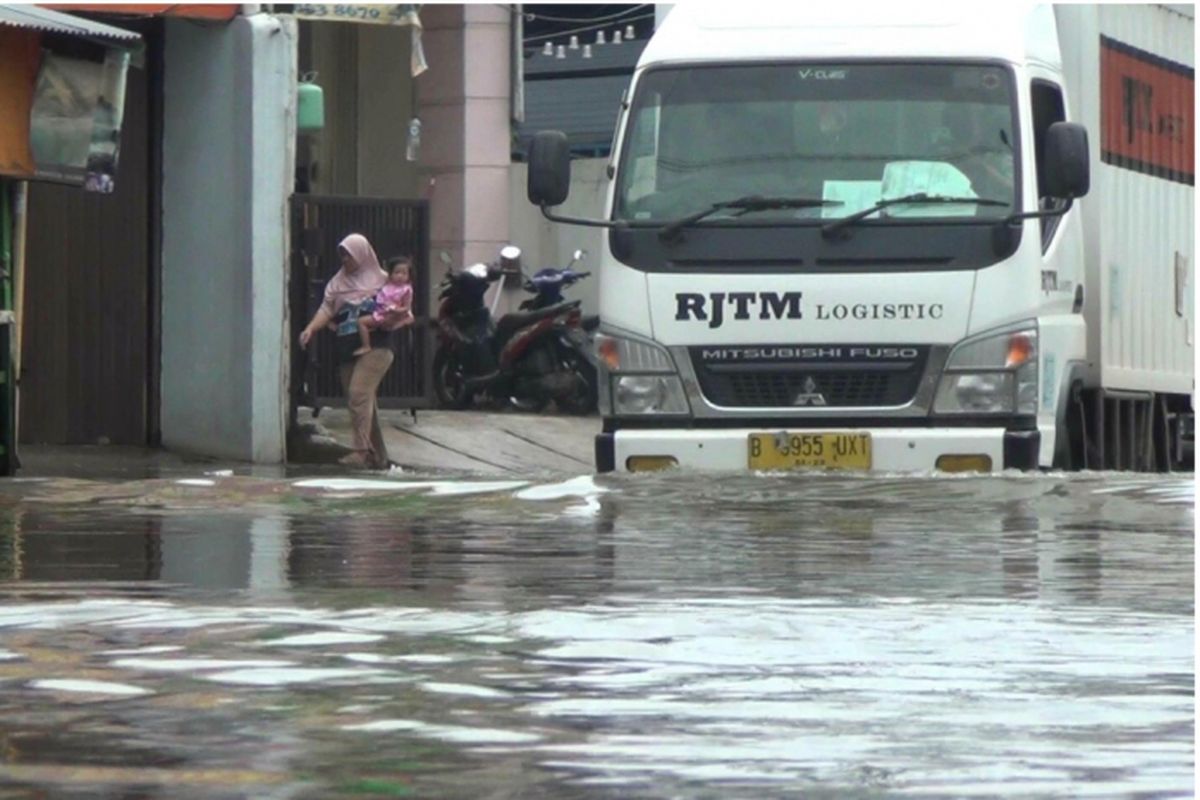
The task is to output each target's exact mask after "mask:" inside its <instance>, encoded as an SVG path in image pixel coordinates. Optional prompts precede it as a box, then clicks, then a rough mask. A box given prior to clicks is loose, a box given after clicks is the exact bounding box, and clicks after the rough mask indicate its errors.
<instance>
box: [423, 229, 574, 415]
mask: <svg viewBox="0 0 1200 800" xmlns="http://www.w3.org/2000/svg"><path fill="white" fill-rule="evenodd" d="M520 255H521V251H520V249H519V248H516V247H512V246H509V247H505V248H504V249H503V250H501V251H500V259H499V260H498V262H496V263H492V264H473V265H471V266H469V267H467V268H465V269H463V270H460V271H457V272H456V271H454V270H453V269H449V270H448V271H447V274H446V278H445V280H444V281H443V282H442V291H441V294H440V295H439V297H440V299H441V303H440V306H439V308H438V313H437V316H436V324H437V332H438V346H437V350H436V352H435V353H434V357H433V382H434V391H435V392H436V393H437V397H438V400H439V402H440V403H441V404H442V405H443V406H444V407H449V408H466V407H468V406H470V405H471V404H472V403H473V402H476V401H480V402H481V404H483V405H485V406H487V407H490V408H502V407H506V406H508V405H512V406H515V407H516V408H519V409H522V410H526V411H540V410H542V409H543V408H545V406H546V405H547V403H549V402H550V401H551V400H553V401H554V402H555V403H556V404H557V405H558V406H559V408H560V409H562V410H564V411H568V412H574V413H586V412H587V411H588V410H590V405H589V404H591V403H594V396H595V388H594V387H595V382H594V379H592V380H591V381H589V377H588V368H589V367H590V365H589V364H587V362H586V360H582V359H581V358H580V356H579V354H578V353H577V352H576V351H575V350H574V348H569V347H567V346H565V345H564V343H563V342H564V336H565V332H566V331H569V330H571V329H575V328H579V327H580V326H581V325H582V321H583V316H582V314H581V313H580V311H579V301H578V300H575V301H563V302H560V303H555V304H552V305H548V306H544V307H541V308H536V309H522V310H521V311H518V312H514V313H511V314H505V315H504V316H503V317H501V318H500V319H499V321H494V320H493V318H492V314H491V311H490V310H489V309H488V308H487V307H486V305H485V304H484V300H483V298H484V294H485V293H486V292H487V289H488V287H489V286H490V285H491V284H492V283H494V282H496V281H497V280H504V279H506V278H507V277H509V276H520V275H521V271H520Z"/></svg>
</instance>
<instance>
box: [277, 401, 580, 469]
mask: <svg viewBox="0 0 1200 800" xmlns="http://www.w3.org/2000/svg"><path fill="white" fill-rule="evenodd" d="M379 417H380V424H381V425H382V426H383V438H384V440H385V441H386V442H387V447H388V456H389V457H390V458H391V459H392V461H394V462H396V463H398V464H400V466H401V467H402V468H404V469H411V470H413V471H416V472H460V473H461V472H466V473H474V474H485V475H514V474H515V475H529V474H532V473H539V472H559V473H561V472H571V473H574V474H576V475H578V474H582V473H585V472H586V473H591V472H594V471H595V462H594V449H593V448H594V440H595V436H596V434H597V433H599V432H600V418H599V417H595V416H592V417H572V416H566V415H550V414H521V413H516V412H503V413H490V412H483V411H424V410H422V411H418V412H417V415H416V420H415V421H414V420H413V417H412V415H410V414H409V413H408V412H407V411H391V410H386V409H385V410H382V411H380V414H379ZM299 421H300V425H301V427H306V426H309V435H308V436H307V437H304V438H303V439H302V440H298V441H293V443H292V448H291V450H292V455H291V456H290V460H291V462H292V463H302V462H318V463H328V462H332V461H336V460H337V459H338V458H339V457H340V456H342V455H344V454H345V453H346V452H347V451H346V447H347V446H348V445H349V443H350V415H349V413H348V412H347V411H346V409H345V408H323V409H322V410H321V414H320V416H319V417H318V418H317V420H315V422H316V423H317V425H316V426H313V425H312V423H313V422H314V420H313V419H312V413H311V411H310V410H309V409H307V408H301V409H300V418H299Z"/></svg>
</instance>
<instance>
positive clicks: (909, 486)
mask: <svg viewBox="0 0 1200 800" xmlns="http://www.w3.org/2000/svg"><path fill="white" fill-rule="evenodd" d="M156 470H157V471H156ZM84 472H85V470H83V469H80V470H75V471H68V472H64V473H62V474H63V475H64V477H54V478H38V479H18V480H12V481H7V482H2V483H0V720H2V721H3V722H2V723H0V798H35V797H37V798H40V797H47V796H50V797H65V798H74V797H138V798H232V797H254V798H329V797H347V798H362V797H429V798H485V797H486V798H629V797H639V798H640V797H646V798H676V797H680V798H716V797H720V798H726V797H739V798H741V797H745V798H772V797H817V798H875V797H897V796H899V797H997V796H1002V797H1021V798H1029V797H1155V798H1158V797H1191V796H1192V787H1193V764H1194V747H1193V741H1194V739H1193V734H1194V730H1195V728H1194V723H1195V710H1194V695H1193V685H1194V660H1193V649H1194V602H1193V599H1194V581H1193V577H1194V564H1195V558H1194V553H1195V551H1194V536H1193V525H1194V510H1193V509H1194V490H1193V483H1192V479H1191V477H1190V476H1188V477H1175V476H1137V475H1128V474H1110V475H1098V474H1084V475H1075V476H1063V475H1016V474H1014V475H1002V476H993V477H946V476H891V477H889V476H872V477H851V476H836V475H758V476H755V475H727V476H697V475H686V474H678V473H675V474H671V473H664V474H660V475H654V476H621V477H597V478H593V477H591V476H587V475H583V474H581V473H579V472H575V473H572V472H563V471H555V470H549V469H548V470H547V471H546V472H544V473H541V474H536V475H532V476H528V475H527V476H524V477H520V478H512V477H511V476H497V475H485V474H479V475H463V474H457V475H454V476H453V477H450V478H447V477H446V476H445V475H439V474H435V473H427V474H423V473H420V472H413V471H406V472H404V473H402V474H393V475H388V476H380V475H360V476H351V475H347V474H345V473H344V472H338V471H336V470H333V469H331V468H310V469H307V470H303V471H300V470H293V471H290V472H282V471H275V473H274V474H272V473H271V471H270V470H266V471H264V470H248V469H245V468H241V467H225V468H222V467H221V465H207V464H205V465H198V464H195V463H187V462H181V461H177V460H172V461H170V462H169V463H163V464H159V465H157V467H154V468H147V469H146V470H145V474H135V473H137V472H138V470H137V469H126V470H116V471H115V472H114V473H112V474H109V475H107V476H106V477H104V478H103V479H94V478H93V479H87V478H85V477H84V476H83V473H84ZM155 475H157V477H155Z"/></svg>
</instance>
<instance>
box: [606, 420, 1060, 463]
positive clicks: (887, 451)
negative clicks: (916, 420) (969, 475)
mask: <svg viewBox="0 0 1200 800" xmlns="http://www.w3.org/2000/svg"><path fill="white" fill-rule="evenodd" d="M787 430H788V431H789V433H798V434H802V433H824V432H828V431H827V429H822V428H801V427H789V428H788V429H787ZM851 430H853V431H855V432H864V433H869V434H870V435H871V471H872V472H930V471H932V470H935V469H937V461H938V458H939V457H940V456H951V455H968V456H977V455H984V456H987V457H988V458H989V459H990V460H991V464H992V469H993V470H994V471H996V470H1000V469H1022V470H1030V469H1036V468H1037V466H1038V450H1039V446H1040V434H1039V433H1038V432H1037V431H1036V430H1032V431H1030V430H1006V429H1005V428H1000V427H997V428H918V427H911V428H858V427H856V428H852V429H851ZM763 432H764V429H763V428H721V429H711V428H705V429H678V428H675V429H631V430H630V429H626V430H618V431H616V432H615V433H601V434H599V435H598V436H597V437H596V469H597V471H599V472H612V471H619V472H627V471H630V466H631V462H630V459H631V458H633V459H635V461H634V462H633V465H634V467H635V468H636V464H637V460H636V459H637V457H643V458H650V459H665V460H667V461H669V460H671V459H673V460H674V463H675V464H677V465H678V466H679V467H681V468H683V469H697V470H727V471H736V470H746V469H749V462H750V457H749V438H750V434H751V433H763Z"/></svg>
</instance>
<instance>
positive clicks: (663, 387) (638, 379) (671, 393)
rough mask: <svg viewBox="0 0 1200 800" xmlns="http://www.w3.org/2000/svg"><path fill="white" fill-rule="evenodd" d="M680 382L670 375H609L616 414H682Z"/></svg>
mask: <svg viewBox="0 0 1200 800" xmlns="http://www.w3.org/2000/svg"><path fill="white" fill-rule="evenodd" d="M687 410H688V403H687V398H685V397H684V395H683V384H682V383H681V382H680V380H679V378H678V377H676V376H674V375H616V376H613V411H614V412H615V413H616V414H686V413H687Z"/></svg>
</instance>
